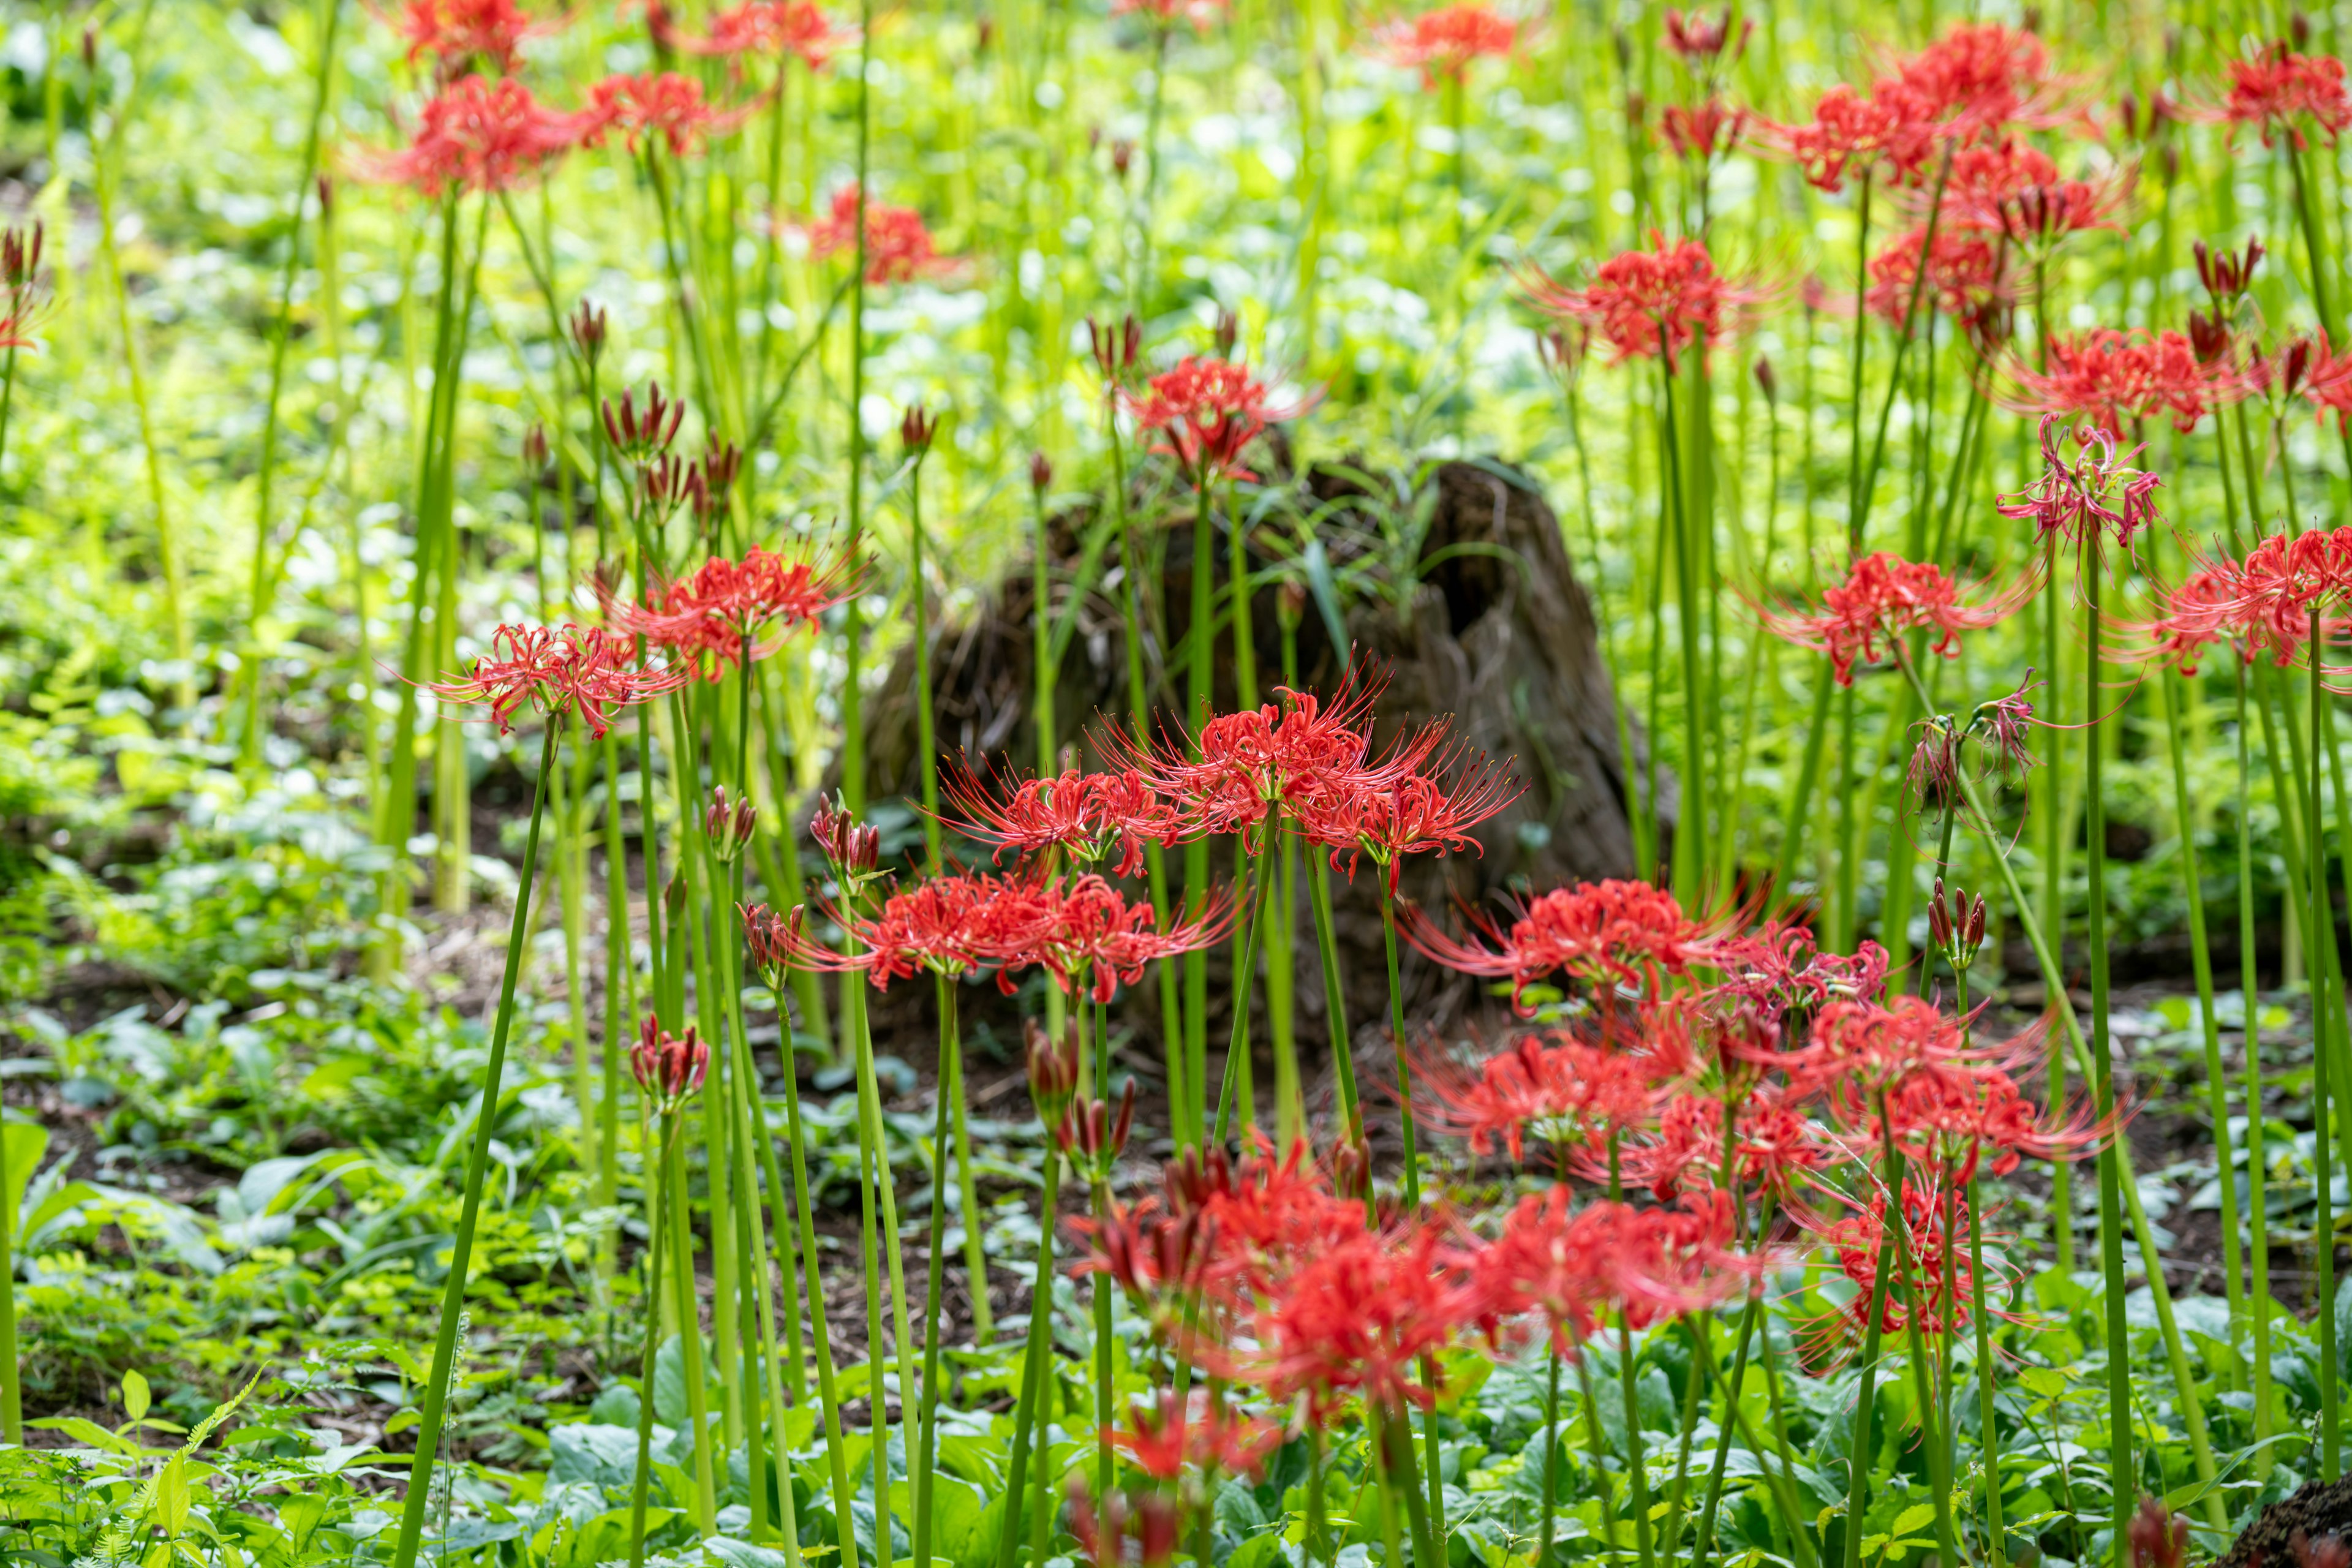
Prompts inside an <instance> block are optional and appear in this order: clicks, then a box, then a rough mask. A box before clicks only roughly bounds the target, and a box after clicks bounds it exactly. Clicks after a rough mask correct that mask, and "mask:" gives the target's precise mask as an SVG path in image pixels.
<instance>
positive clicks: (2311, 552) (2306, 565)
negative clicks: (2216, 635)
mask: <svg viewBox="0 0 2352 1568" xmlns="http://www.w3.org/2000/svg"><path fill="white" fill-rule="evenodd" d="M2234 586H2235V590H2236V592H2235V596H2234V597H2233V598H2232V599H2231V601H2230V602H2229V604H2228V605H2227V607H2226V611H2225V615H2226V623H2225V624H2227V625H2228V626H2230V627H2231V629H2232V630H2234V631H2236V632H2237V633H2239V634H2240V635H2241V636H2242V637H2244V638H2245V639H2246V645H2247V647H2246V657H2247V658H2252V657H2253V656H2254V653H2255V651H2256V650H2258V649H2262V650H2268V651H2270V652H2271V653H2272V654H2273V663H2275V664H2276V665H2278V666H2279V667H2280V668H2285V667H2286V666H2287V665H2289V664H2291V663H2293V662H2294V658H2295V656H2296V654H2297V653H2298V652H2299V651H2300V650H2301V649H2302V647H2303V646H2304V644H2305V643H2307V642H2309V641H2310V640H2311V616H2312V612H2313V611H2314V610H2315V609H2323V608H2325V607H2326V606H2328V605H2340V604H2341V603H2342V601H2343V599H2344V597H2345V595H2346V594H2347V590H2352V527H2345V528H2339V529H2336V530H2335V531H2331V532H2324V533H2323V532H2319V531H2313V532H2310V533H2305V534H2302V535H2300V536H2298V537H2296V538H2293V539H2290V538H2288V537H2286V536H2285V535H2284V534H2273V535H2272V536H2271V537H2270V538H2268V539H2265V540H2263V542H2261V543H2260V544H2257V545H2255V546H2254V547H2253V549H2252V550H2250V551H2248V552H2246V559H2245V561H2244V563H2242V565H2240V566H2239V567H2238V569H2237V572H2236V574H2235V584H2234ZM2342 629H2344V628H2342V627H2341V626H2339V624H2338V623H2336V622H2335V621H2333V620H2326V619H2323V624H2322V626H2321V631H2322V633H2323V634H2325V635H2331V636H2332V635H2334V634H2336V632H2338V631H2340V630H2342Z"/></svg>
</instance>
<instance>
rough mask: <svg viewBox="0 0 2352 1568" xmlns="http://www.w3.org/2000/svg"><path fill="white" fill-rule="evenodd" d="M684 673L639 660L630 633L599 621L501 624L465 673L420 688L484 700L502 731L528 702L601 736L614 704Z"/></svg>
mask: <svg viewBox="0 0 2352 1568" xmlns="http://www.w3.org/2000/svg"><path fill="white" fill-rule="evenodd" d="M687 676H688V672H687V671H686V670H685V669H683V668H678V667H676V666H663V665H646V664H643V663H641V662H640V661H639V660H638V658H637V647H636V642H635V639H634V638H632V637H625V636H622V635H620V634H618V633H614V632H608V631H605V630H603V629H602V628H600V627H596V626H574V625H570V624H566V625H564V626H500V627H499V628H498V630H496V631H494V632H492V633H491V634H490V651H489V652H488V653H486V654H484V655H482V656H481V657H480V658H477V659H475V660H474V662H473V663H472V664H470V665H468V666H467V668H466V671H465V673H464V674H462V675H449V676H445V677H443V678H442V679H439V680H436V681H431V682H428V683H427V685H426V689H427V690H429V691H431V692H432V693H433V694H434V695H435V696H436V697H438V698H440V699H441V700H444V701H446V702H457V703H466V704H470V703H480V704H483V705H485V706H487V707H488V709H489V710H490V719H491V721H492V722H494V723H495V724H497V725H498V727H499V732H500V733H504V732H506V731H509V730H511V729H512V728H513V727H514V721H515V716H516V715H517V714H518V713H520V711H521V710H523V708H524V707H525V706H526V705H528V706H530V707H532V708H535V709H537V710H539V711H540V712H541V713H544V714H546V715H547V716H548V717H550V718H576V719H578V720H579V721H580V722H581V723H583V724H584V725H586V726H587V728H588V732H589V734H590V735H592V736H593V737H596V738H598V739H602V738H603V736H604V732H605V731H607V730H609V729H610V728H611V727H612V723H613V718H614V713H615V712H617V711H618V710H621V709H625V708H633V707H635V706H636V705H637V704H638V703H640V702H645V701H647V700H651V699H653V698H655V697H658V696H660V695H661V694H662V693H664V692H666V691H670V690H674V689H676V688H677V687H678V686H680V685H681V684H683V683H684V682H685V680H686V679H687Z"/></svg>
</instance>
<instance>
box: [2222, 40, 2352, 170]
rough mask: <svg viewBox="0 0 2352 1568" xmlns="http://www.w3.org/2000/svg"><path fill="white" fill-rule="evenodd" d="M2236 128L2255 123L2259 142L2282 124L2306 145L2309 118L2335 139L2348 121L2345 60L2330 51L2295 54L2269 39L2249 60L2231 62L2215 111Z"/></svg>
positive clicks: (2299, 146)
mask: <svg viewBox="0 0 2352 1568" xmlns="http://www.w3.org/2000/svg"><path fill="white" fill-rule="evenodd" d="M2218 117H2219V118H2220V119H2221V120H2223V121H2227V122H2228V123H2229V124H2230V126H2231V128H2232V130H2233V131H2234V129H2235V128H2236V127H2238V126H2241V125H2252V126H2255V127H2257V128H2258V129H2259V130H2260V131H2261V132H2262V138H2263V146H2265V147H2268V146H2270V145H2271V144H2272V141H2273V137H2275V136H2276V135H2277V133H2278V132H2280V131H2282V130H2284V132H2286V133H2287V135H2288V136H2289V137H2290V138H2292V139H2293V140H2294V145H2295V150H2296V151H2297V152H2300V151H2302V150H2303V149H2304V148H2305V147H2307V146H2309V145H2310V144H2311V143H2310V141H2309V139H2308V138H2306V137H2305V135H2304V124H2305V121H2309V122H2310V123H2311V124H2313V125H2315V126H2317V127H2318V128H2319V130H2320V132H2321V133H2322V134H2324V135H2325V136H2326V138H2327V140H2328V141H2329V142H2334V141H2335V140H2336V136H2337V134H2338V133H2339V132H2342V131H2343V130H2344V128H2345V127H2346V126H2347V125H2352V96H2347V94H2346V92H2345V90H2344V62H2343V61H2341V60H2339V59H2336V58H2334V57H2333V56H2329V55H2298V54H2296V53H2294V51H2293V50H2292V49H2290V48H2288V47H2287V46H2286V44H2285V42H2284V40H2281V41H2280V42H2277V43H2274V44H2272V45H2271V46H2270V47H2268V48H2265V49H2264V50H2263V52H2262V53H2261V54H2258V55H2256V56H2255V57H2254V58H2252V59H2250V60H2231V62H2230V92H2229V96H2228V97H2227V98H2226V99H2225V100H2223V101H2222V103H2221V110H2220V111H2219V116H2218Z"/></svg>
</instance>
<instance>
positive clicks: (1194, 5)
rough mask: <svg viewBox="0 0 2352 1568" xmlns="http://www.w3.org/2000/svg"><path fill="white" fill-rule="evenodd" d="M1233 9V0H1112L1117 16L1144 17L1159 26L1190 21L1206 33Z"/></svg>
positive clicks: (1113, 9) (1112, 13)
mask: <svg viewBox="0 0 2352 1568" xmlns="http://www.w3.org/2000/svg"><path fill="white" fill-rule="evenodd" d="M1232 8H1233V0H1111V5H1110V14H1111V15H1112V16H1141V17H1144V18H1146V19H1147V20H1149V21H1151V22H1156V23H1158V24H1159V25H1160V26H1163V27H1168V26H1174V25H1175V24H1177V23H1178V22H1190V23H1192V27H1193V30H1194V31H1196V32H1202V33H1205V32H1207V31H1208V30H1209V28H1210V27H1212V26H1214V25H1215V24H1216V22H1217V21H1218V19H1219V18H1221V17H1223V16H1224V14H1225V13H1226V12H1227V11H1229V10H1231V9H1232Z"/></svg>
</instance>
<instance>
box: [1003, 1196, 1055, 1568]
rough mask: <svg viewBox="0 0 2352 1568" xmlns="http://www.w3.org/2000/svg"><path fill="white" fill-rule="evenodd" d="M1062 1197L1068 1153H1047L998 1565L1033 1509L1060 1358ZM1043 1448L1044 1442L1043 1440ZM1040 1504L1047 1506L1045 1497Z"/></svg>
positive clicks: (1008, 1557)
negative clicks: (1046, 1413) (1032, 1471)
mask: <svg viewBox="0 0 2352 1568" xmlns="http://www.w3.org/2000/svg"><path fill="white" fill-rule="evenodd" d="M1061 1201H1062V1157H1061V1155H1059V1154H1058V1153H1055V1152H1051V1151H1050V1150H1049V1151H1048V1152H1047V1153H1046V1156H1045V1205H1044V1207H1043V1208H1042V1209H1041V1210H1040V1211H1039V1224H1038V1226H1037V1274H1036V1279H1035V1281H1034V1284H1033V1285H1032V1287H1031V1289H1030V1293H1029V1339H1028V1342H1027V1343H1026V1344H1024V1346H1023V1347H1022V1352H1021V1394H1020V1397H1019V1398H1018V1400H1017V1401H1016V1402H1015V1403H1014V1405H1013V1453H1012V1457H1011V1462H1010V1463H1009V1464H1008V1465H1007V1466H1006V1468H1005V1484H1006V1485H1007V1487H1009V1488H1010V1490H1009V1491H1007V1492H1006V1494H1005V1506H1004V1525H1003V1531H1001V1532H1000V1533H999V1535H998V1537H997V1542H996V1568H1013V1561H1014V1559H1015V1557H1016V1555H1017V1554H1018V1550H1019V1546H1020V1541H1021V1526H1022V1521H1023V1518H1024V1515H1025V1514H1026V1513H1027V1512H1028V1510H1029V1501H1028V1491H1029V1480H1030V1477H1029V1443H1030V1436H1031V1433H1032V1430H1033V1429H1034V1427H1035V1426H1036V1425H1037V1421H1038V1406H1039V1405H1041V1404H1043V1403H1044V1402H1045V1388H1046V1386H1047V1384H1048V1383H1049V1381H1050V1379H1051V1375H1052V1367H1051V1364H1050V1363H1052V1361H1053V1359H1054V1218H1055V1214H1056V1213H1057V1212H1058V1211H1059V1208H1060V1205H1061ZM1040 1447H1043V1444H1042V1442H1041V1443H1040ZM1038 1506H1039V1507H1040V1508H1041V1509H1042V1508H1043V1507H1045V1500H1042V1499H1041V1500H1040V1501H1039V1504H1038Z"/></svg>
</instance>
